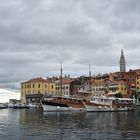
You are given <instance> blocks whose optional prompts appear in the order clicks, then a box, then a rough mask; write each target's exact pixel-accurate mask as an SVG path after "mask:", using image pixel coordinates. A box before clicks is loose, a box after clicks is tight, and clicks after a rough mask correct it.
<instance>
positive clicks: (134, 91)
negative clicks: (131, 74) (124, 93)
mask: <svg viewBox="0 0 140 140" xmlns="http://www.w3.org/2000/svg"><path fill="white" fill-rule="evenodd" d="M133 97H135V99H137V98H138V94H137V92H136V90H133V91H132V94H131V98H133Z"/></svg>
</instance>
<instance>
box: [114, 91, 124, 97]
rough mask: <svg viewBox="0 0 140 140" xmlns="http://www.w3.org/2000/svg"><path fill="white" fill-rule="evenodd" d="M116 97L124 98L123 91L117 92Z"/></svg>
mask: <svg viewBox="0 0 140 140" xmlns="http://www.w3.org/2000/svg"><path fill="white" fill-rule="evenodd" d="M115 97H116V98H123V95H122V93H120V92H119V93H117V94H115Z"/></svg>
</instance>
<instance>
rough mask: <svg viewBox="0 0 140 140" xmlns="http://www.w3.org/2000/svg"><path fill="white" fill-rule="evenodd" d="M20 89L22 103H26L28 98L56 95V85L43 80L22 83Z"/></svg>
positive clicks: (34, 79)
mask: <svg viewBox="0 0 140 140" xmlns="http://www.w3.org/2000/svg"><path fill="white" fill-rule="evenodd" d="M20 85H21V87H20V91H21V102H22V103H26V98H27V97H33V96H34V95H35V97H36V96H37V95H39V97H40V94H41V95H49V94H53V93H55V83H54V82H50V81H48V80H47V79H43V78H33V79H31V80H29V81H26V82H22V83H21V84H20Z"/></svg>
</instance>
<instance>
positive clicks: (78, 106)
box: [42, 96, 85, 111]
mask: <svg viewBox="0 0 140 140" xmlns="http://www.w3.org/2000/svg"><path fill="white" fill-rule="evenodd" d="M42 107H43V110H44V111H84V110H85V107H84V104H83V100H82V99H77V98H70V97H61V96H57V97H53V98H48V99H46V100H43V101H42Z"/></svg>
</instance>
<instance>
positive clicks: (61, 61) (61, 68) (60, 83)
mask: <svg viewBox="0 0 140 140" xmlns="http://www.w3.org/2000/svg"><path fill="white" fill-rule="evenodd" d="M60 94H61V96H62V61H61V67H60Z"/></svg>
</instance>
